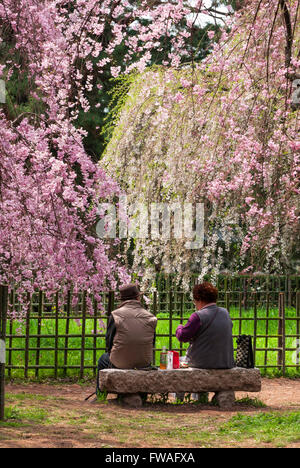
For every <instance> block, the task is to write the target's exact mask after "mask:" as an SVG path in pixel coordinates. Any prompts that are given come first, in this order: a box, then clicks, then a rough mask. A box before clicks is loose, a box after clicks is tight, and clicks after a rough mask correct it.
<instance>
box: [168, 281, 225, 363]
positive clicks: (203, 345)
mask: <svg viewBox="0 0 300 468" xmlns="http://www.w3.org/2000/svg"><path fill="white" fill-rule="evenodd" d="M217 297H218V290H217V288H215V287H214V286H213V285H212V284H210V283H208V282H204V283H202V284H197V285H195V287H194V289H193V298H194V304H195V306H196V309H197V310H196V312H194V313H193V314H192V315H191V316H190V318H189V320H188V322H187V324H186V325H185V326H183V325H179V327H178V328H177V330H176V337H177V339H178V340H179V341H181V342H184V343H186V342H189V343H190V346H189V348H188V350H187V355H186V356H187V362H188V364H189V366H190V367H197V368H200V369H232V368H233V367H234V356H233V340H232V326H233V324H232V320H231V318H230V316H229V313H228V311H227V310H226V309H224V308H222V307H218V306H217V304H216V302H217Z"/></svg>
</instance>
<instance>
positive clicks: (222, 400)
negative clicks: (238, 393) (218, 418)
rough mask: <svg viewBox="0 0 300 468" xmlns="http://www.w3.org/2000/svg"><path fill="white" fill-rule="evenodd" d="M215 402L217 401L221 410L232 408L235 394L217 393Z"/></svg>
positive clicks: (229, 392)
mask: <svg viewBox="0 0 300 468" xmlns="http://www.w3.org/2000/svg"><path fill="white" fill-rule="evenodd" d="M213 401H215V402H216V403H217V405H218V406H219V407H220V408H232V407H233V406H234V403H235V393H234V392H232V391H228V392H216V393H215V395H214V397H213Z"/></svg>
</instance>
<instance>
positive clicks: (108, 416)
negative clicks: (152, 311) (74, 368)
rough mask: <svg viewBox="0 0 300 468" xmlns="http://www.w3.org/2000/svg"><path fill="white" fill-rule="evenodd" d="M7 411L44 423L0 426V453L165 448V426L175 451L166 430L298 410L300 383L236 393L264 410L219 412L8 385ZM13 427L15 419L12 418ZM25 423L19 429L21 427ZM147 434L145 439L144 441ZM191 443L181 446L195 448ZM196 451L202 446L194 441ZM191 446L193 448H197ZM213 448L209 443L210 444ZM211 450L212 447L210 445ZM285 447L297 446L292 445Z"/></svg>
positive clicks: (79, 389) (71, 388)
mask: <svg viewBox="0 0 300 468" xmlns="http://www.w3.org/2000/svg"><path fill="white" fill-rule="evenodd" d="M6 392H7V401H6V406H7V407H8V406H12V407H17V408H20V411H22V410H24V411H25V410H26V411H28V408H31V410H32V411H33V410H37V409H38V410H39V411H43V412H44V413H45V414H47V418H46V420H45V421H30V418H29V420H28V421H27V420H26V417H25V420H24V421H23V419H22V420H21V424H16V425H15V426H14V425H12V427H10V426H9V425H3V426H0V448H39V447H42V448H48V447H50V448H71V447H72V448H98V447H99V448H101V447H119V448H121V447H123V448H125V447H131V448H132V447H165V446H166V445H165V443H164V439H163V434H164V431H166V428H168V427H170V437H169V439H168V445H167V446H168V447H176V448H178V447H179V446H180V442H178V441H180V438H179V439H178V438H176V437H174V438H173V437H172V432H171V429H172V427H176V428H177V431H178V430H179V429H180V428H181V427H182V430H188V429H189V426H190V427H194V429H195V428H196V427H197V426H198V427H200V426H201V427H203V426H205V427H206V428H207V430H208V431H209V430H210V429H211V430H213V426H214V425H215V424H218V423H219V422H220V421H227V420H229V419H230V418H232V416H233V415H236V414H238V413H245V414H252V413H256V414H257V413H259V412H262V411H265V412H266V411H268V412H269V411H299V410H300V380H289V379H284V378H281V379H273V380H271V379H263V380H262V391H261V392H260V393H257V394H255V393H242V392H237V393H236V399H241V398H244V397H246V396H249V397H250V398H255V397H257V398H258V399H259V400H260V401H262V402H263V403H264V404H265V405H266V407H262V408H259V407H249V406H243V405H237V406H236V407H235V408H234V409H232V410H226V411H225V410H220V409H218V408H216V407H213V406H208V405H191V404H185V405H179V406H178V405H176V406H175V405H161V404H147V405H146V406H144V407H143V408H142V409H139V410H135V409H129V408H124V407H122V406H120V405H119V404H116V403H113V402H109V403H107V402H106V403H105V402H93V398H92V399H91V400H90V401H88V402H86V401H84V398H85V397H86V396H88V395H89V394H90V393H92V392H93V386H92V385H84V386H82V385H79V384H68V385H66V384H55V385H50V384H36V383H30V384H25V385H20V384H14V383H10V384H8V385H7V386H6ZM16 423H18V420H17V419H16ZM23 423H24V424H23ZM145 432H146V434H147V435H146V436H145ZM194 444H195V441H193V440H189V441H185V442H183V443H182V445H181V446H182V447H194V446H195V445H194ZM197 444H198V446H205V443H204V442H203V443H202V445H201V441H197ZM197 444H196V446H197ZM213 445H214V444H213ZM213 445H212V446H213ZM222 445H223V446H250V447H251V446H254V442H253V440H252V441H247V440H246V441H241V442H239V444H237V442H236V441H232V443H229V445H228V441H227V442H224V443H223V442H222V441H220V444H219V445H218V446H222ZM290 447H298V448H299V447H300V443H298V442H297V443H293V444H291V445H290Z"/></svg>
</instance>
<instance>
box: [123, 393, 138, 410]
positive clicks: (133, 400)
mask: <svg viewBox="0 0 300 468" xmlns="http://www.w3.org/2000/svg"><path fill="white" fill-rule="evenodd" d="M119 397H120V398H121V403H122V404H124V405H125V406H129V407H130V408H141V407H142V406H143V400H142V397H141V395H140V394H139V393H125V394H120V395H119Z"/></svg>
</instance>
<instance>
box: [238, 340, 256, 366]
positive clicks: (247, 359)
mask: <svg viewBox="0 0 300 468" xmlns="http://www.w3.org/2000/svg"><path fill="white" fill-rule="evenodd" d="M236 342H237V351H236V361H235V366H236V367H244V368H245V369H253V368H254V367H255V364H254V357H253V348H252V337H251V335H240V336H239V337H238V338H237V340H236Z"/></svg>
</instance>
